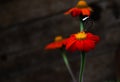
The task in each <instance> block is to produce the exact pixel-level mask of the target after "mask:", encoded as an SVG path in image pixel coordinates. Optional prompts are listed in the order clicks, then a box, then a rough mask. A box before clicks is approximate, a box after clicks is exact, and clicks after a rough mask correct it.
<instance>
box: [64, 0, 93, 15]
mask: <svg viewBox="0 0 120 82" xmlns="http://www.w3.org/2000/svg"><path fill="white" fill-rule="evenodd" d="M91 11H92V9H91V8H90V7H89V6H88V5H87V3H86V1H84V0H80V1H79V2H78V3H77V5H76V6H75V7H74V8H71V9H69V10H68V11H67V12H65V15H68V14H71V15H72V16H73V17H76V16H80V15H83V16H90V14H91Z"/></svg>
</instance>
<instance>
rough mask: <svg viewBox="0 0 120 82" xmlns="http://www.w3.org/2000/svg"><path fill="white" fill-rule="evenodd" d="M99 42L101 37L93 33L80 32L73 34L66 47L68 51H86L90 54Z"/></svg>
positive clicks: (65, 43)
mask: <svg viewBox="0 0 120 82" xmlns="http://www.w3.org/2000/svg"><path fill="white" fill-rule="evenodd" d="M98 41H99V37H98V36H96V35H93V34H91V33H85V32H80V33H78V34H73V35H71V36H70V38H68V39H66V41H65V42H64V45H65V46H66V50H68V51H71V52H74V51H77V50H78V51H85V52H88V51H90V50H91V49H93V48H94V47H95V45H96V43H97V42H98Z"/></svg>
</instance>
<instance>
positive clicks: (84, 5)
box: [76, 0, 88, 7]
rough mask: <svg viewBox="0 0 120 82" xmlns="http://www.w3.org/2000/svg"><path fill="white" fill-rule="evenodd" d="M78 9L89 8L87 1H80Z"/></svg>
mask: <svg viewBox="0 0 120 82" xmlns="http://www.w3.org/2000/svg"><path fill="white" fill-rule="evenodd" d="M76 6H77V7H88V5H87V2H86V1H85V0H80V1H79V2H78V3H77V5H76Z"/></svg>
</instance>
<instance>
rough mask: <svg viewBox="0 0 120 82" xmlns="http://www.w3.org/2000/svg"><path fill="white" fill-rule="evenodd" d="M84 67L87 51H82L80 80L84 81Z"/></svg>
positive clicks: (80, 81)
mask: <svg viewBox="0 0 120 82" xmlns="http://www.w3.org/2000/svg"><path fill="white" fill-rule="evenodd" d="M84 68H85V52H81V64H80V73H79V82H83V73H84Z"/></svg>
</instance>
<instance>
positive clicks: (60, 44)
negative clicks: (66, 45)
mask: <svg viewBox="0 0 120 82" xmlns="http://www.w3.org/2000/svg"><path fill="white" fill-rule="evenodd" d="M63 42H64V39H63V38H62V36H57V37H55V40H54V42H52V43H50V44H48V45H46V46H45V50H53V49H57V48H62V47H63Z"/></svg>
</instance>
